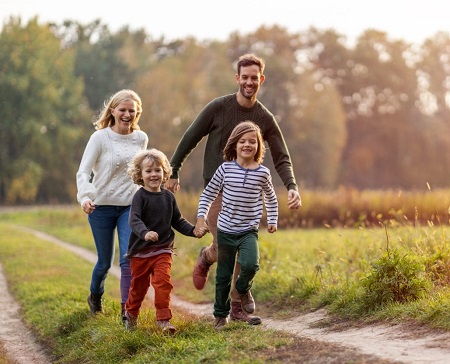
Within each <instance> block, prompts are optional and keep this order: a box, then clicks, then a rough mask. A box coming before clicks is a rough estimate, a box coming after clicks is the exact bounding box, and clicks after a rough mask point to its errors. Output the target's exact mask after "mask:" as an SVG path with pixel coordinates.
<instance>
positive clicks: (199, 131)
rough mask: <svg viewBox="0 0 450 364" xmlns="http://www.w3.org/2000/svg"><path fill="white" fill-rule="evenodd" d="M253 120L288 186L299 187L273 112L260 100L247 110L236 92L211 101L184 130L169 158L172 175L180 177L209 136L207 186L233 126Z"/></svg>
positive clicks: (206, 171) (207, 146) (219, 163)
mask: <svg viewBox="0 0 450 364" xmlns="http://www.w3.org/2000/svg"><path fill="white" fill-rule="evenodd" d="M245 120H250V121H253V122H254V123H255V124H257V125H258V126H259V127H260V128H261V132H262V135H263V138H264V140H265V141H266V142H267V145H268V147H269V149H270V154H271V155H272V159H273V164H274V166H275V169H276V171H277V173H278V175H279V176H280V178H281V180H282V181H283V184H284V185H285V186H286V188H287V189H288V190H289V189H295V190H297V183H296V181H295V177H294V172H293V169H292V162H291V158H290V156H289V151H288V149H287V146H286V143H285V141H284V138H283V135H282V134H281V130H280V127H279V126H278V123H277V121H276V120H275V117H274V116H273V114H272V113H271V112H270V111H269V110H267V108H266V107H265V106H264V105H263V104H262V103H260V102H259V101H257V102H256V104H255V105H254V106H253V107H252V108H250V109H248V108H244V107H242V106H241V105H239V103H238V102H237V100H236V94H231V95H226V96H222V97H218V98H216V99H214V100H212V101H211V102H210V103H209V104H207V105H206V106H205V108H204V109H203V110H202V111H201V112H200V114H199V115H198V116H197V117H196V118H195V120H194V121H193V122H192V124H191V125H190V126H189V128H188V129H187V130H186V132H185V133H184V135H183V137H182V138H181V140H180V142H179V143H178V146H177V148H176V150H175V152H174V154H173V156H172V158H171V160H170V164H171V166H172V168H173V172H172V178H178V174H179V171H180V170H181V167H182V166H183V162H184V161H185V160H186V158H187V157H188V156H189V154H191V152H192V150H193V149H194V148H195V147H196V146H197V145H198V143H200V141H201V140H202V139H203V138H204V137H205V136H208V140H207V142H206V148H205V155H204V160H203V179H204V182H205V186H206V185H207V184H208V182H209V181H210V179H211V178H212V176H213V174H214V172H215V171H216V169H217V168H218V167H219V166H220V165H221V164H222V163H223V161H224V160H223V149H224V148H225V145H226V143H227V140H228V137H229V136H230V134H231V132H232V130H233V129H234V127H235V126H236V125H237V124H239V123H240V122H241V121H245Z"/></svg>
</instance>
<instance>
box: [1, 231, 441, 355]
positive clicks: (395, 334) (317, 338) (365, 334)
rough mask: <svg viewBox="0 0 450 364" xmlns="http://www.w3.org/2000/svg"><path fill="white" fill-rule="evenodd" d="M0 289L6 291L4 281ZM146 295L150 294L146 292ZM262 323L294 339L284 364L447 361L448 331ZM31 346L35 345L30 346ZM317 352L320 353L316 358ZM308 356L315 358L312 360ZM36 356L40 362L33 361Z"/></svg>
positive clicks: (13, 345) (11, 343)
mask: <svg viewBox="0 0 450 364" xmlns="http://www.w3.org/2000/svg"><path fill="white" fill-rule="evenodd" d="M20 228H21V229H22V230H27V231H29V232H30V233H32V234H34V235H35V236H37V237H38V238H40V239H42V240H47V241H50V242H52V243H54V244H58V245H60V246H63V247H64V248H66V249H68V250H70V251H72V252H74V253H75V254H77V255H78V256H80V257H81V258H83V259H85V260H87V261H89V262H93V263H94V262H95V261H96V255H95V253H92V252H91V251H88V250H86V249H83V248H80V247H77V246H74V245H71V244H68V243H66V242H64V241H61V240H59V239H57V238H55V237H53V236H50V235H48V234H45V233H43V232H40V231H36V230H33V229H29V228H26V227H20ZM110 272H111V274H112V275H114V276H116V277H119V276H120V270H119V268H118V267H115V266H114V267H113V268H112V269H111V271H110ZM0 273H1V271H0ZM0 275H1V274H0ZM0 282H1V281H0ZM4 289H5V290H6V285H5V288H4ZM149 294H152V292H151V291H150V292H149ZM4 296H7V295H4ZM5 305H6V306H11V307H14V304H12V303H11V302H9V301H8V302H7V303H6V304H4V305H3V307H5ZM172 305H173V306H174V307H177V308H178V309H180V310H184V311H188V312H190V313H192V314H194V315H196V316H203V317H204V316H207V317H209V316H211V313H212V304H206V305H198V304H192V303H189V302H185V301H183V300H181V299H179V298H178V297H177V296H175V295H173V296H172ZM13 309H14V308H13ZM4 312H5V311H3V310H0V315H4ZM17 315H18V314H17V309H16V313H15V314H13V315H12V316H17ZM0 320H2V322H6V321H4V319H3V318H2V317H0ZM18 321H20V319H18ZM263 322H264V323H263V325H262V326H263V327H264V328H267V329H274V330H280V331H285V332H288V333H291V334H293V335H296V336H297V337H299V338H300V339H299V353H292V352H290V353H284V354H279V355H278V357H277V358H276V359H277V360H281V359H284V358H285V359H286V360H284V361H285V362H291V363H293V362H298V361H301V362H305V363H306V362H310V363H313V362H316V363H325V362H328V363H331V362H355V363H388V362H390V363H393V362H397V363H433V364H439V363H448V362H450V334H449V333H444V334H442V333H437V332H435V331H429V330H426V331H424V332H418V331H417V330H416V329H417V328H414V329H415V330H411V327H407V326H406V325H396V326H388V325H371V326H362V327H355V325H349V324H348V323H343V322H336V321H333V320H331V319H330V318H329V317H328V316H327V315H326V312H325V311H316V312H312V313H309V314H307V315H302V316H299V317H296V318H293V319H289V320H285V321H283V320H276V319H271V318H263ZM22 325H23V324H22ZM6 326H8V330H10V331H11V330H13V329H14V327H16V326H17V328H18V329H19V330H20V331H19V332H21V333H22V334H23V333H26V334H29V332H28V331H27V329H26V328H24V326H23V327H19V326H20V325H19V324H18V323H17V320H16V321H15V322H9V321H8V325H1V327H6ZM3 331H4V330H1V331H0V335H1V336H0V341H2V342H3V343H4V346H5V348H6V351H7V353H14V355H16V353H18V352H20V353H22V354H25V353H26V352H27V351H30V352H32V351H33V350H32V349H33V347H32V346H33V345H34V344H30V345H31V346H30V347H28V348H25V349H20V345H23V344H24V343H25V342H30V343H31V341H29V338H28V337H25V336H23V335H22V334H20V335H19V336H15V337H14V336H12V335H13V334H12V333H11V332H8V333H7V334H5V333H3ZM7 337H13V340H8V341H7V340H6V338H7ZM34 349H36V347H35V348H34ZM34 352H35V353H37V354H42V355H43V354H45V352H44V350H43V349H39V348H37V349H36V350H35V351H34ZM37 354H33V355H37ZM280 355H285V357H283V358H281V357H280ZM320 355H322V357H321V356H320ZM314 357H316V360H315V361H314ZM325 357H328V358H329V359H328V360H326V359H323V358H325ZM36 358H37V356H36ZM299 358H300V359H299ZM320 358H322V360H320ZM19 359H20V358H17V359H16V360H17V362H18V363H20V364H29V363H33V364H38V363H39V364H40V363H46V361H45V359H42V358H40V359H35V358H33V359H32V360H31V361H26V359H24V360H25V361H23V360H22V361H20V360H19ZM332 359H334V360H332ZM38 360H44V361H41V362H39V361H38ZM47 360H48V358H47ZM308 360H309V361H308ZM336 360H337V361H336ZM47 362H48V361H47Z"/></svg>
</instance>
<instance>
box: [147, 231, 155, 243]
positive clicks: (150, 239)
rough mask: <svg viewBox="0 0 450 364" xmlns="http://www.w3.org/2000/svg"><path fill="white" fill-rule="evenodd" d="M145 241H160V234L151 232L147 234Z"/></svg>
mask: <svg viewBox="0 0 450 364" xmlns="http://www.w3.org/2000/svg"><path fill="white" fill-rule="evenodd" d="M145 241H153V242H154V241H158V233H157V232H156V231H149V232H148V233H147V234H145Z"/></svg>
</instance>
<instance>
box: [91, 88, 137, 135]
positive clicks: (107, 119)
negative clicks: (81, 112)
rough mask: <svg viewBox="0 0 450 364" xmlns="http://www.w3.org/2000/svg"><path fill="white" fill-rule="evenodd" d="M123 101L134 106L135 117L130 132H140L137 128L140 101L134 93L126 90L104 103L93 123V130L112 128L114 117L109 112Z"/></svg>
mask: <svg viewBox="0 0 450 364" xmlns="http://www.w3.org/2000/svg"><path fill="white" fill-rule="evenodd" d="M124 101H133V102H134V103H135V104H136V117H135V118H134V120H133V122H132V123H131V130H140V129H141V128H140V127H139V125H138V122H139V119H140V117H141V114H142V101H141V98H140V97H139V95H138V94H137V93H136V92H134V91H133V90H127V89H124V90H120V91H118V92H116V93H115V94H114V95H112V96H111V97H110V98H109V99H108V100H107V101H105V104H104V106H103V109H102V110H101V111H100V116H99V117H98V119H97V120H96V121H94V123H93V124H94V125H95V129H96V130H99V129H105V128H107V127H109V126H113V125H114V124H115V123H116V121H115V120H114V115H113V114H112V113H111V110H112V109H114V108H115V107H117V105H119V104H120V103H121V102H124Z"/></svg>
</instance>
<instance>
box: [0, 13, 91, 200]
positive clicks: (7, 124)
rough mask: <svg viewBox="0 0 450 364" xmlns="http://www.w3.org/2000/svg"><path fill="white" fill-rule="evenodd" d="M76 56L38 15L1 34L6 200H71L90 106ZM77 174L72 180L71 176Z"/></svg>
mask: <svg viewBox="0 0 450 364" xmlns="http://www.w3.org/2000/svg"><path fill="white" fill-rule="evenodd" d="M73 71H74V66H73V55H72V53H70V52H66V51H64V50H63V49H62V48H61V42H60V41H59V39H58V38H57V37H56V36H55V35H54V34H53V33H52V32H51V30H50V28H49V26H40V25H39V24H38V21H37V18H35V19H32V20H30V21H29V22H28V24H26V25H25V26H22V24H21V21H20V19H15V18H11V19H10V20H9V22H7V23H6V24H5V26H4V29H3V30H2V32H1V34H0V73H1V74H2V77H0V98H1V100H2V102H3V105H2V118H0V170H1V171H2V173H1V177H0V201H1V202H6V203H32V202H37V201H41V202H42V201H46V202H48V201H70V200H72V199H73V198H74V187H73V181H74V179H75V172H76V168H77V163H78V160H77V158H75V154H74V151H75V150H76V149H77V148H76V145H77V142H78V140H79V135H80V119H82V118H83V115H84V113H85V111H86V110H87V109H88V105H87V104H86V102H85V100H84V99H83V94H82V93H83V82H82V80H80V79H77V78H76V77H75V76H74V72H73ZM68 175H69V176H71V177H72V178H70V179H68V177H67V176H68Z"/></svg>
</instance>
